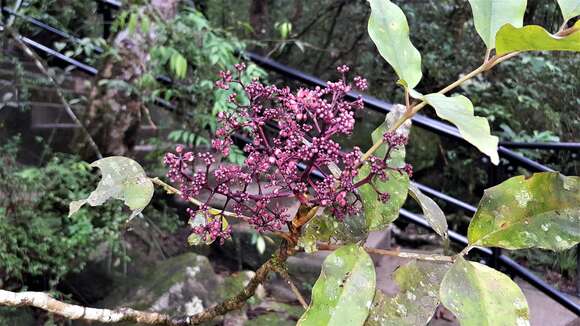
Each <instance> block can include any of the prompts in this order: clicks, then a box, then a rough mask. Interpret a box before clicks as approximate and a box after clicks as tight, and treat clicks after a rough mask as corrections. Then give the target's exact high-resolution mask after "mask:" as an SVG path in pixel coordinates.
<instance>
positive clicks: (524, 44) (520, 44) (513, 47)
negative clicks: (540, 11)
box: [495, 22, 580, 55]
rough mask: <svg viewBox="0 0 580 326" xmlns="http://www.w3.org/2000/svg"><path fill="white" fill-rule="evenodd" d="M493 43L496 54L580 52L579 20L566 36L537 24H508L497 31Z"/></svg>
mask: <svg viewBox="0 0 580 326" xmlns="http://www.w3.org/2000/svg"><path fill="white" fill-rule="evenodd" d="M495 44H496V52H497V54H498V55H502V54H506V53H508V52H515V51H574V52H580V22H576V24H575V25H574V27H573V31H572V32H571V33H570V34H568V35H566V36H556V35H552V34H550V33H549V32H548V31H547V30H545V29H544V28H543V27H541V26H537V25H529V26H524V27H521V28H516V27H513V26H512V25H509V24H508V25H505V26H503V27H502V28H501V29H500V30H499V32H497V40H496V42H495Z"/></svg>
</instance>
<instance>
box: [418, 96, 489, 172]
mask: <svg viewBox="0 0 580 326" xmlns="http://www.w3.org/2000/svg"><path fill="white" fill-rule="evenodd" d="M424 99H425V101H426V102H427V103H429V105H431V106H432V107H433V108H435V112H437V115H438V116H439V117H440V118H441V119H445V120H447V121H449V122H451V123H453V124H454V125H456V126H457V128H458V129H459V133H460V134H461V135H462V136H463V138H464V139H465V140H467V141H468V142H469V143H471V144H472V145H473V146H475V147H477V149H479V150H480V151H481V152H482V153H484V154H486V155H487V156H489V157H490V159H491V162H492V163H493V164H495V165H497V164H499V154H498V153H497V144H498V142H499V139H498V138H497V137H496V136H492V135H491V131H490V127H489V122H488V121H487V119H486V118H484V117H478V116H475V115H474V111H473V104H471V101H470V100H469V99H468V98H467V97H465V96H463V95H456V96H453V97H447V96H445V95H442V94H438V93H433V94H428V95H425V97H424Z"/></svg>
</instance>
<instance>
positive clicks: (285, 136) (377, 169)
mask: <svg viewBox="0 0 580 326" xmlns="http://www.w3.org/2000/svg"><path fill="white" fill-rule="evenodd" d="M244 69H245V66H244V65H243V64H239V65H236V70H237V75H238V78H234V76H233V74H232V72H229V71H225V72H222V73H220V80H218V81H217V82H216V86H217V87H219V88H221V89H225V90H227V89H230V88H231V84H232V83H237V84H239V85H240V86H241V88H242V89H243V90H244V92H245V94H246V96H247V98H248V99H249V103H247V104H245V105H242V104H240V103H238V102H237V101H236V96H235V95H232V96H230V97H229V101H230V102H231V103H232V104H234V105H235V106H236V109H235V110H233V111H231V112H220V113H219V114H218V122H219V124H220V128H219V129H218V130H217V131H216V134H215V139H214V140H213V141H212V147H213V149H214V150H215V151H217V152H218V153H219V154H221V155H228V154H229V152H230V148H231V146H232V145H233V139H232V137H233V136H234V135H235V134H238V135H240V134H241V135H245V136H247V137H248V138H249V139H251V140H252V141H251V142H250V143H248V144H246V145H245V147H244V148H243V151H244V152H245V154H246V159H245V162H244V164H243V166H236V165H226V164H219V165H216V164H215V159H214V156H213V155H211V154H210V153H198V154H194V153H192V152H186V151H185V150H184V148H183V147H182V146H179V147H177V150H176V153H168V154H166V156H165V160H164V162H165V164H166V165H167V166H168V167H169V172H168V177H169V178H170V179H171V181H172V182H175V183H177V184H178V185H179V188H180V191H181V192H182V195H183V197H184V198H185V199H190V198H199V197H203V198H206V200H205V204H203V205H201V207H198V208H197V209H196V210H190V211H189V212H190V215H191V216H192V218H195V217H196V216H200V214H204V216H205V217H206V224H205V225H199V226H196V227H194V230H193V231H194V232H195V233H197V234H200V235H202V236H205V237H206V238H210V239H211V240H215V239H216V238H222V239H223V238H227V237H228V236H229V234H228V232H229V230H228V228H224V227H223V225H224V224H223V223H224V222H223V220H222V218H221V217H220V216H219V215H220V212H216V210H211V209H209V207H210V206H211V203H212V201H215V200H218V199H221V200H225V205H224V206H227V208H228V210H230V211H232V212H233V213H234V214H235V215H236V216H237V217H238V218H240V219H243V220H246V221H247V222H249V223H250V224H252V225H253V226H254V227H255V228H256V229H258V230H259V231H268V230H280V229H281V228H282V227H283V226H284V225H286V224H287V223H289V222H290V218H291V216H290V215H289V213H288V212H287V210H286V208H285V207H286V206H287V205H285V203H286V204H287V202H288V200H289V199H290V200H298V201H299V202H300V204H301V205H303V206H306V207H313V206H321V207H325V208H327V209H328V210H329V211H330V212H331V214H333V215H334V216H335V217H336V218H337V219H339V220H342V219H344V218H345V217H347V216H349V215H353V214H356V213H358V212H359V210H360V209H361V202H360V197H359V195H358V194H357V192H356V188H357V187H360V186H361V185H363V184H367V183H373V182H374V181H373V180H375V179H374V178H375V177H378V178H380V179H382V180H384V179H385V178H386V175H387V174H386V171H387V170H388V169H394V168H391V167H389V166H388V164H387V163H386V162H387V158H388V157H385V158H384V159H382V158H381V159H378V158H376V157H375V158H373V159H372V160H370V161H369V164H370V165H371V175H369V176H368V177H367V178H365V179H364V180H357V175H358V170H359V168H360V166H361V164H362V162H361V157H362V153H361V151H360V149H359V148H357V147H355V148H354V149H352V150H350V151H345V150H343V148H342V147H341V145H340V144H339V143H338V142H337V141H336V140H335V138H336V137H337V136H340V135H350V134H351V133H352V131H353V128H354V125H355V112H357V111H358V110H361V109H362V108H363V101H362V99H361V98H358V99H356V100H353V101H350V100H348V99H347V98H346V95H347V93H348V92H350V91H351V85H350V84H349V83H347V81H346V74H347V73H348V71H349V70H350V68H349V67H348V66H341V67H339V68H338V72H339V73H341V74H342V79H340V80H338V81H336V82H328V83H327V87H326V88H320V87H316V88H314V89H305V88H301V89H299V90H297V91H296V92H292V91H291V90H290V88H288V87H284V88H278V87H276V86H269V85H264V84H262V83H261V82H259V81H258V80H254V81H252V82H250V83H249V84H244V83H242V82H241V80H240V78H239V75H240V73H241V72H242V71H243V70H244ZM354 84H355V86H356V87H357V88H358V89H359V90H361V91H362V90H365V89H366V88H367V82H366V80H365V79H364V78H362V77H355V79H354ZM385 141H386V143H387V144H389V146H390V147H391V148H396V147H398V146H402V145H404V143H406V139H405V137H402V138H401V137H400V136H397V135H390V134H389V135H385ZM397 170H398V171H399V172H401V173H405V172H407V171H410V170H409V169H408V168H406V167H405V168H403V169H397ZM315 173H316V174H317V176H316V177H315V175H314V174H315ZM381 199H382V200H385V201H386V200H388V194H381ZM221 213H223V212H221ZM218 217H219V218H218Z"/></svg>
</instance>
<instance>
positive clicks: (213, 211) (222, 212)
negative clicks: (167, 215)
mask: <svg viewBox="0 0 580 326" xmlns="http://www.w3.org/2000/svg"><path fill="white" fill-rule="evenodd" d="M151 182H153V183H154V184H156V185H158V186H161V187H162V188H163V189H165V191H166V192H167V193H168V194H170V195H173V194H175V195H179V196H183V193H182V192H181V190H179V189H177V188H175V187H173V186H172V185H170V184H168V183H165V182H163V181H161V179H159V178H151ZM187 200H188V201H189V202H191V203H192V204H194V205H195V206H197V207H200V206H202V205H204V203H203V202H202V201H200V200H198V199H195V198H193V197H188V198H187ZM208 212H209V213H210V214H212V215H222V216H226V217H234V218H240V217H241V218H244V219H248V218H249V217H246V216H240V215H238V214H236V213H233V212H228V211H226V210H221V209H217V208H213V207H212V208H210V209H209V210H208Z"/></svg>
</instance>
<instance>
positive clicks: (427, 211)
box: [409, 184, 448, 239]
mask: <svg viewBox="0 0 580 326" xmlns="http://www.w3.org/2000/svg"><path fill="white" fill-rule="evenodd" d="M409 194H410V195H411V197H413V198H414V199H415V200H416V201H417V203H419V206H421V209H422V210H423V215H425V219H426V220H427V222H428V223H429V225H431V227H432V228H433V230H434V231H435V232H437V234H439V235H440V236H441V237H443V238H444V239H447V238H448V235H447V229H448V226H447V219H446V218H445V213H443V211H442V210H441V208H439V205H437V203H436V202H435V201H433V199H431V198H429V197H427V196H425V195H424V194H423V193H422V192H421V190H419V188H417V186H415V185H414V184H410V185H409Z"/></svg>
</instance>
